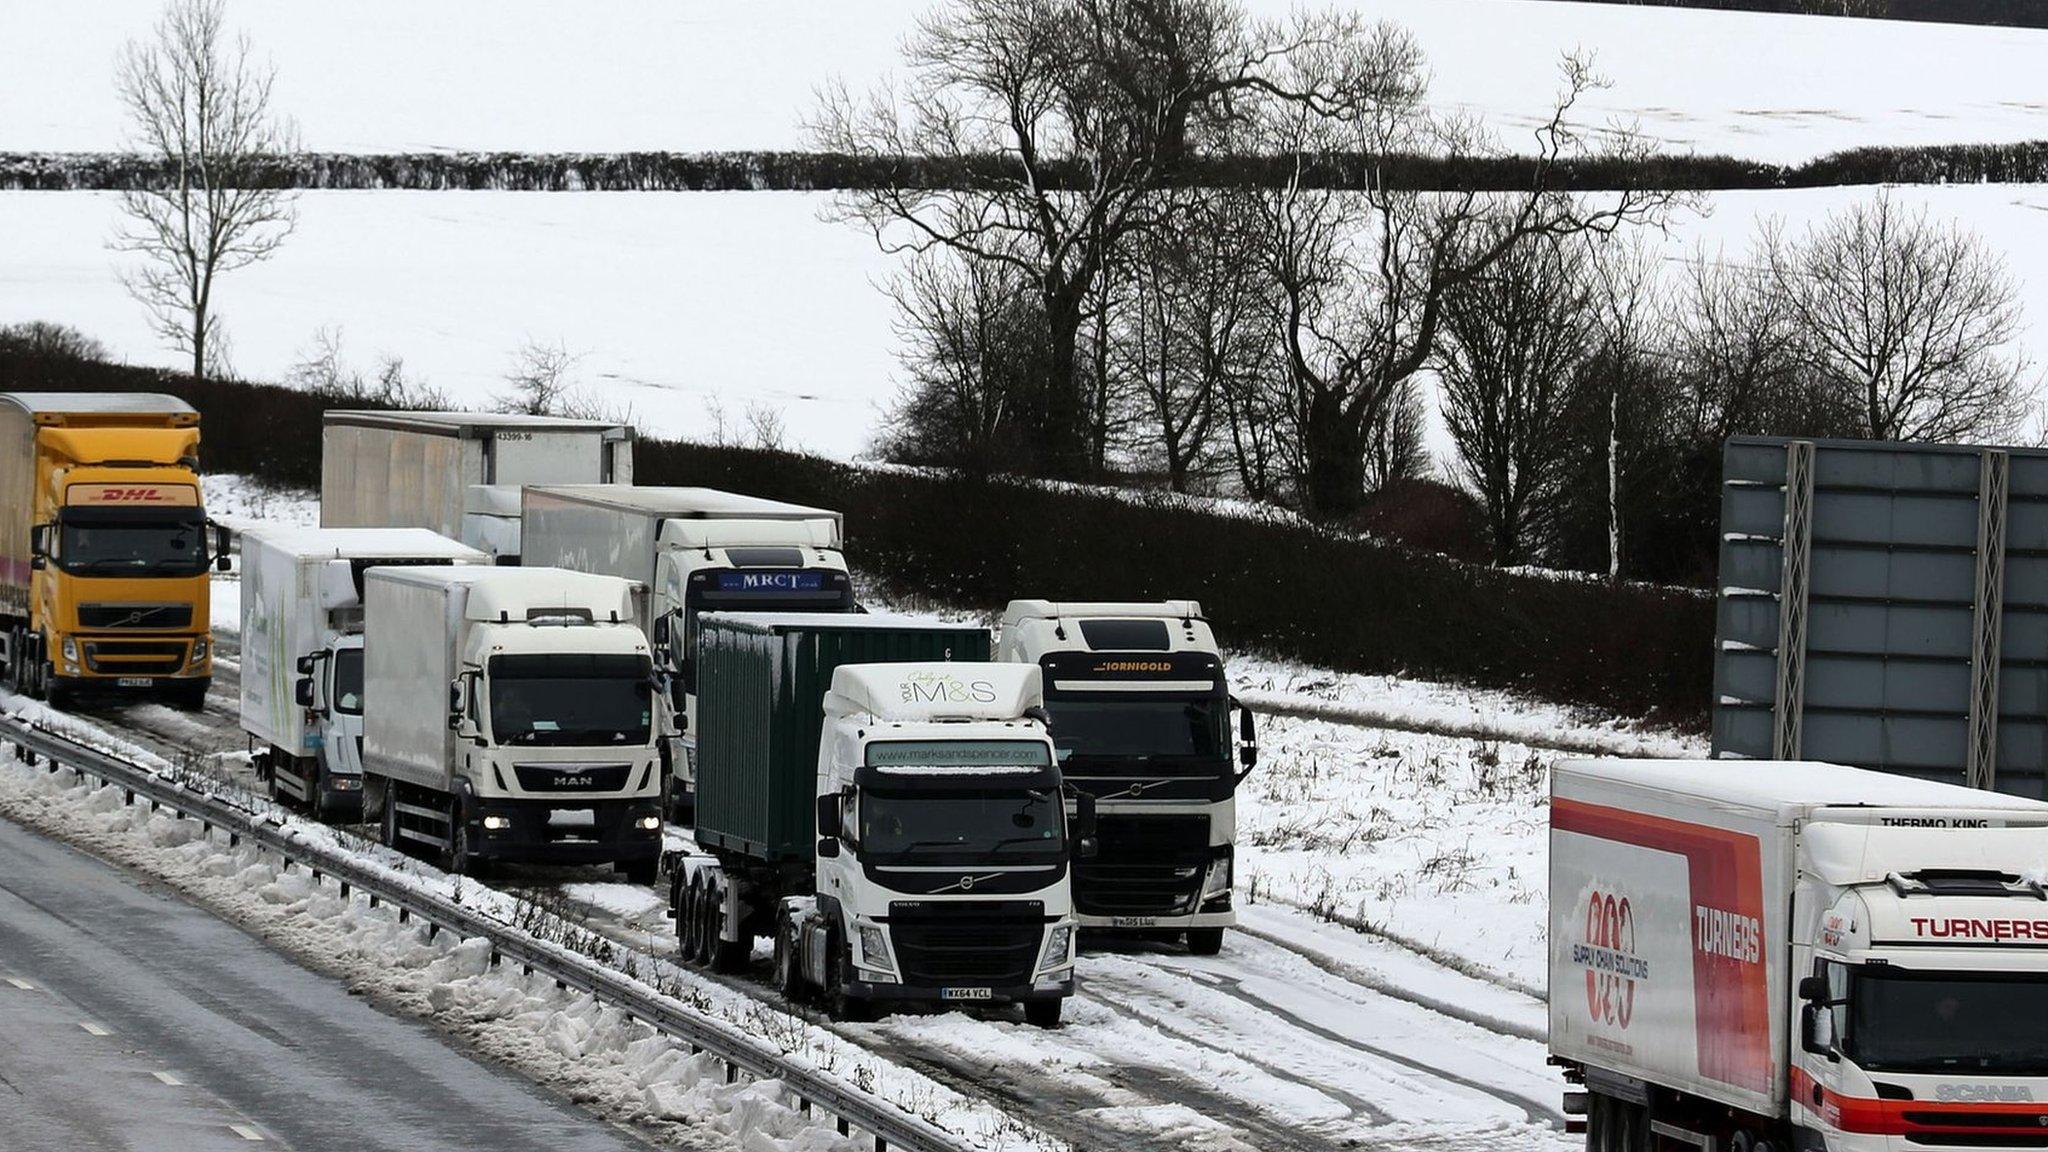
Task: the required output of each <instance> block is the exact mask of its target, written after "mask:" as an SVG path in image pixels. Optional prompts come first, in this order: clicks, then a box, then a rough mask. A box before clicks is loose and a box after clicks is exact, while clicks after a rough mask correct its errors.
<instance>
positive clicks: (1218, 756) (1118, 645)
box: [999, 600, 1258, 955]
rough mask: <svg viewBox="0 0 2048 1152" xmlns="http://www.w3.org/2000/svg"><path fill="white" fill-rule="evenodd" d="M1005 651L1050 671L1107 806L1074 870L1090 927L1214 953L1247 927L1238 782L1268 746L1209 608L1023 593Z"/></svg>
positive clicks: (1079, 755)
mask: <svg viewBox="0 0 2048 1152" xmlns="http://www.w3.org/2000/svg"><path fill="white" fill-rule="evenodd" d="M999 652H1000V654H1001V656H1002V658H1003V659H1006V660H1014V661H1018V662H1021V663H1025V664H1031V665H1034V666H1036V667H1038V668H1040V669H1042V670H1043V672H1044V674H1045V707H1046V711H1047V713H1048V714H1049V715H1050V716H1051V718H1052V739H1053V744H1054V745H1055V746H1056V747H1057V748H1058V749H1059V757H1060V772H1061V775H1062V777H1063V778H1064V779H1065V781H1066V783H1067V786H1068V789H1069V793H1070V795H1074V796H1079V795H1089V796H1092V797H1093V798H1094V802H1095V804H1096V806H1097V810H1098V812H1099V814H1100V815H1099V818H1098V819H1099V823H1098V825H1097V838H1098V840H1099V843H1100V847H1099V851H1098V852H1097V853H1096V854H1095V855H1094V856H1092V857H1090V858H1088V859H1086V860H1081V861H1079V862H1077V864H1076V865H1075V871H1074V904H1075V908H1076V910H1077V912H1078V915H1079V920H1080V923H1081V925H1082V927H1084V928H1106V929H1117V930H1124V931H1135V932H1138V933H1142V934H1145V935H1150V936H1158V937H1162V938H1169V939H1170V938H1174V937H1185V939H1186V941H1187V944H1188V948H1189V950H1190V951H1193V952H1196V953H1200V954H1205V955H1206V954H1213V953H1215V952H1216V951H1217V950H1218V949H1220V948H1221V947H1222V944H1223V933H1224V930H1225V929H1226V928H1229V927H1231V926H1232V925H1234V924H1236V923H1237V913H1236V911H1235V909H1234V908H1233V906H1232V900H1231V884H1232V876H1231V872H1232V855H1233V850H1234V849H1233V846H1234V844H1235V842H1236V839H1237V799H1236V796H1237V786H1238V784H1239V783H1240V782H1242V781H1243V779H1244V776H1245V774H1246V773H1248V772H1250V771H1251V769H1252V766H1253V765H1254V764H1256V763H1257V761H1258V748H1257V744H1256V738H1255V736H1254V733H1253V727H1252V718H1251V713H1250V711H1249V710H1247V709H1245V708H1243V707H1242V706H1241V705H1238V704H1237V703H1236V702H1235V701H1234V700H1233V699H1232V698H1231V695H1230V686H1229V684H1228V682H1227V681H1226V679H1225V676H1224V667H1223V656H1222V653H1221V651H1220V650H1219V649H1218V648H1217V646H1216V637H1215V635H1214V633H1213V632H1212V631H1211V630H1210V627H1209V622H1208V621H1207V620H1206V619H1204V618H1203V616H1202V606H1201V605H1200V604H1197V603H1195V602H1194V601H1192V600H1170V601H1163V602H1158V603H1144V604H1113V603H1105V604H1090V603H1056V602H1052V601H1047V600H1012V601H1011V602H1010V604H1009V607H1008V609H1007V610H1005V612H1004V613H1003V627H1002V638H1001V642H1000V648H999ZM1233 712H1235V714H1236V715H1235V721H1236V722H1235V723H1233V715H1232V714H1233Z"/></svg>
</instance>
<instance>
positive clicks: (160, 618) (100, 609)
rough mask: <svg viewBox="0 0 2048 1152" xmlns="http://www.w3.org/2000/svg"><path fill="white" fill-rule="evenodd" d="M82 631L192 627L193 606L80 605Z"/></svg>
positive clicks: (79, 622)
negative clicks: (92, 629) (88, 629)
mask: <svg viewBox="0 0 2048 1152" xmlns="http://www.w3.org/2000/svg"><path fill="white" fill-rule="evenodd" d="M78 626H79V627H80V628H190V627H191V626H192V605H190V604H80V605H79V606H78Z"/></svg>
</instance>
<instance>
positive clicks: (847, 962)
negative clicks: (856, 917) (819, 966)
mask: <svg viewBox="0 0 2048 1152" xmlns="http://www.w3.org/2000/svg"><path fill="white" fill-rule="evenodd" d="M835 937H836V934H835ZM832 944H833V945H834V951H836V952H837V953H838V954H839V959H838V961H837V962H836V963H835V964H833V965H832V986H831V987H830V988H829V989H827V990H826V993H825V1009H826V1015H828V1016H830V1017H832V1018H833V1019H834V1020H837V1021H839V1022H841V1023H843V1024H865V1023H867V1022H868V1021H870V1020H873V1019H874V1018H875V1006H874V1005H873V1004H871V1003H869V1002H868V1001H866V1000H863V999H861V998H860V997H858V996H849V995H847V993H846V985H847V984H848V983H849V982H850V981H851V980H852V978H853V950H852V948H850V947H849V946H848V945H846V944H842V943H840V942H839V940H838V939H836V938H835V939H834V940H833V941H832Z"/></svg>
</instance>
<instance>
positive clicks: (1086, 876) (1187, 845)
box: [1074, 816, 1210, 916]
mask: <svg viewBox="0 0 2048 1152" xmlns="http://www.w3.org/2000/svg"><path fill="white" fill-rule="evenodd" d="M1096 843H1097V844H1098V845H1099V846H1100V849H1101V850H1100V851H1099V852H1098V853H1097V854H1096V855H1095V857H1094V858H1093V859H1089V860H1076V861H1075V862H1074V907H1075V908H1076V909H1077V910H1078V911H1080V912H1081V913H1082V914H1083V915H1086V916H1184V915H1188V914H1190V913H1192V912H1193V911H1194V910H1195V901H1197V900H1199V899H1201V895H1202V878H1203V876H1204V875H1206V874H1207V872H1208V870H1209V855H1210V853H1209V818H1208V817H1207V816H1103V817H1100V818H1099V819H1098V820H1097V821H1096Z"/></svg>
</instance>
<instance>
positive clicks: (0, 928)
mask: <svg viewBox="0 0 2048 1152" xmlns="http://www.w3.org/2000/svg"><path fill="white" fill-rule="evenodd" d="M263 1147H271V1148H280V1149H299V1150H301V1152H325V1150H328V1149H336V1150H344V1149H345V1150H347V1152H383V1150H390V1152H415V1150H416V1152H449V1150H450V1149H458V1148H478V1149H490V1150H491V1152H527V1150H531V1152H543V1150H545V1152H586V1150H588V1152H626V1150H629V1149H644V1148H645V1147H646V1145H644V1144H642V1143H640V1142H639V1141H637V1140H636V1139H635V1138H633V1137H632V1136H630V1135H627V1134H623V1133H621V1132H620V1131H618V1130H617V1129H615V1128H613V1127H610V1126H608V1125H606V1124H604V1123H603V1122H601V1121H599V1120H596V1119H594V1118H592V1117H591V1116H589V1115H586V1114H584V1113H582V1112H580V1111H578V1110H576V1109H575V1108H573V1107H571V1106H570V1105H569V1104H567V1103H566V1102H564V1101H562V1100H560V1099H557V1098H555V1097H553V1096H551V1095H550V1094H548V1093H547V1092H546V1091H544V1090H543V1089H541V1088H540V1087H538V1086H536V1085H534V1084H532V1083H531V1082H529V1081H527V1080H524V1079H522V1078H521V1077H519V1076H517V1075H516V1074H514V1073H511V1072H507V1071H504V1070H501V1069H497V1068H493V1067H490V1066H488V1065H485V1064H482V1063H479V1062H478V1061H477V1060H475V1059H473V1058H471V1057H470V1056H468V1055H465V1054H464V1053H462V1052H460V1051H458V1050H457V1049H455V1048H453V1047H451V1046H449V1044H448V1043H447V1042H446V1040H445V1039H444V1038H442V1037H441V1036H439V1035H438V1034H436V1033H435V1032H434V1031H433V1029H431V1028H430V1027H428V1026H426V1025H425V1024H422V1023H420V1022H417V1021H413V1020H407V1019H400V1018H397V1017H393V1016H389V1015H386V1014H384V1013H383V1012H380V1011H378V1010H377V1009H376V1008H375V1007H373V1006H371V1005H370V1004H367V1003H365V1002H364V1001H362V1000H361V999H358V998H355V997H351V996H350V995H349V994H348V992H347V990H346V989H345V988H344V987H342V986H341V985H340V984H339V983H338V982H336V981H334V980H332V979H329V978H327V977H324V976H320V975H317V974H315V973H312V972H309V971H307V970H306V969H304V968H301V967H299V966H298V965H297V964H294V963H293V962H292V961H290V960H289V959H286V958H285V957H283V956H281V955H279V954H278V953H276V952H273V951H272V950H271V949H270V948H269V947H268V946H266V945H265V944H263V943H262V942H261V941H259V940H257V939H255V938H253V937H251V936H249V935H248V934H246V933H244V932H243V931H241V930H240V929H239V928H236V927H235V926H233V925H231V924H228V923H226V922H225V921H222V920H220V919H218V918H216V917H215V916H213V915H212V914H211V913H208V912H206V911H204V910H202V909H199V908H196V907H194V906H192V905H190V904H188V903H186V902H184V901H183V900H182V899H180V898H179V897H178V896H177V895H175V894H173V893H170V892H168V891H166V890H164V889H162V888H161V887H160V886H156V885H152V884H151V883H150V882H148V881H147V880H145V879H143V878H141V877H139V876H136V875H134V874H132V873H129V872H126V871H123V870H121V869H119V868H115V867H113V866H110V865H108V864H105V863H102V862H101V861H99V860H96V859H94V858H92V857H90V856H87V855H84V854H82V853H80V852H77V851H75V850H73V849H71V848H68V847H66V846H64V845H62V844H58V843H55V842H53V841H50V840H47V839H44V838H42V837H40V836H37V835H35V834H34V833H31V832H28V831H25V830H23V829H22V828H20V827H19V826H17V825H14V824H11V823H9V822H7V821H5V820H0V1148H6V1149H22V1150H23V1152H27V1150H30V1149H51V1150H56V1149H62V1150H64V1152H102V1150H107V1152H115V1150H121V1152H128V1150H134V1152H214V1150H216V1149H237V1150H249V1149H260V1148H263Z"/></svg>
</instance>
